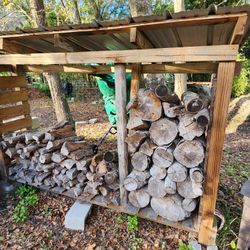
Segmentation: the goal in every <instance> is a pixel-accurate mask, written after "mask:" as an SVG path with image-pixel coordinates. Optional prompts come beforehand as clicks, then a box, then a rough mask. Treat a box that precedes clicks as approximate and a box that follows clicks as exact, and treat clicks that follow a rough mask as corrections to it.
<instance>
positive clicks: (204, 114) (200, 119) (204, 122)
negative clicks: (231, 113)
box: [193, 109, 210, 127]
mask: <svg viewBox="0 0 250 250" xmlns="http://www.w3.org/2000/svg"><path fill="white" fill-rule="evenodd" d="M193 119H194V121H195V122H196V123H197V124H198V125H199V126H201V127H206V126H208V125H209V124H210V115H209V111H208V109H202V110H200V111H199V112H198V113H197V114H196V115H194V117H193Z"/></svg>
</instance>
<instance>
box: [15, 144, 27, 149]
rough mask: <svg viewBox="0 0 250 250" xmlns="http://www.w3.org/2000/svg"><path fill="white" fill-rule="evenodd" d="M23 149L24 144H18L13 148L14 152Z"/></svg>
mask: <svg viewBox="0 0 250 250" xmlns="http://www.w3.org/2000/svg"><path fill="white" fill-rule="evenodd" d="M24 147H25V144H23V143H20V142H18V143H17V144H16V146H15V148H16V150H18V149H23V148H24Z"/></svg>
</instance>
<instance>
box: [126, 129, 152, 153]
mask: <svg viewBox="0 0 250 250" xmlns="http://www.w3.org/2000/svg"><path fill="white" fill-rule="evenodd" d="M148 134H149V133H148V131H131V132H130V133H129V134H128V136H127V138H126V140H125V141H126V143H127V144H128V151H129V153H135V152H136V151H137V150H138V148H139V147H140V145H141V144H142V143H143V141H144V140H145V139H146V138H147V136H148Z"/></svg>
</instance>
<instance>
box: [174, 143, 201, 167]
mask: <svg viewBox="0 0 250 250" xmlns="http://www.w3.org/2000/svg"><path fill="white" fill-rule="evenodd" d="M174 157H175V159H176V160H177V161H178V162H180V163H181V164H182V165H184V166H185V167H187V168H193V167H196V166H198V165H199V164H200V163H202V162H203V160H204V148H203V146H202V144H201V143H200V142H199V141H198V140H193V141H180V142H179V143H178V145H177V147H176V148H175V150H174Z"/></svg>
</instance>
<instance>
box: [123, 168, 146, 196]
mask: <svg viewBox="0 0 250 250" xmlns="http://www.w3.org/2000/svg"><path fill="white" fill-rule="evenodd" d="M149 177H150V174H149V172H147V171H144V172H141V171H136V170H133V171H132V172H131V173H130V174H129V175H128V176H127V178H126V179H125V180H124V187H125V189H126V190H127V191H134V190H136V189H139V188H141V187H143V186H144V185H145V184H146V183H147V179H148V178H149Z"/></svg>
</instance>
